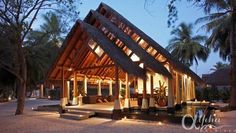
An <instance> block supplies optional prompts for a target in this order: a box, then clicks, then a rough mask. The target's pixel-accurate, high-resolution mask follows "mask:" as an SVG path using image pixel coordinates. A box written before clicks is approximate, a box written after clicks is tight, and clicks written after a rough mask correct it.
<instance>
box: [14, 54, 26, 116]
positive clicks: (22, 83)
mask: <svg viewBox="0 0 236 133" xmlns="http://www.w3.org/2000/svg"><path fill="white" fill-rule="evenodd" d="M22 58H23V62H22V64H21V68H20V71H21V77H22V79H21V80H19V82H18V83H19V84H18V86H19V88H18V91H17V92H18V93H17V108H16V113H15V115H21V114H23V110H24V105H25V91H26V79H27V74H26V73H27V67H26V61H25V57H24V56H22Z"/></svg>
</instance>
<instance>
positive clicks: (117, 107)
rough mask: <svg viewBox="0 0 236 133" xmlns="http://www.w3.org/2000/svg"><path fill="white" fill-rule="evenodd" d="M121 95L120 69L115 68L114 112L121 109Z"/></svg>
mask: <svg viewBox="0 0 236 133" xmlns="http://www.w3.org/2000/svg"><path fill="white" fill-rule="evenodd" d="M119 94H120V85H119V68H118V66H115V101H114V110H120V109H121V103H120V99H119Z"/></svg>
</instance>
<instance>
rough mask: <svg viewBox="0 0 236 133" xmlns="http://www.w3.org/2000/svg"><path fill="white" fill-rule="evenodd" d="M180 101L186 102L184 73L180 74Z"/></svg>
mask: <svg viewBox="0 0 236 133" xmlns="http://www.w3.org/2000/svg"><path fill="white" fill-rule="evenodd" d="M182 102H186V86H185V77H184V75H182Z"/></svg>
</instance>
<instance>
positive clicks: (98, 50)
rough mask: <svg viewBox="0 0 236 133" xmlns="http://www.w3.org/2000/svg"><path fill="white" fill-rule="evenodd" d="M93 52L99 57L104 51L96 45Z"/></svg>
mask: <svg viewBox="0 0 236 133" xmlns="http://www.w3.org/2000/svg"><path fill="white" fill-rule="evenodd" d="M95 53H96V54H97V55H98V56H99V57H101V56H102V54H103V53H104V51H103V49H102V48H101V47H100V46H98V47H97V48H96V49H95Z"/></svg>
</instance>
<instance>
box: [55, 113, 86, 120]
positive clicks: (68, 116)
mask: <svg viewBox="0 0 236 133" xmlns="http://www.w3.org/2000/svg"><path fill="white" fill-rule="evenodd" d="M60 117H61V118H64V119H70V120H85V119H88V118H89V115H80V114H72V113H62V114H60Z"/></svg>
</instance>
